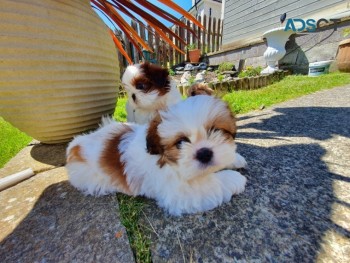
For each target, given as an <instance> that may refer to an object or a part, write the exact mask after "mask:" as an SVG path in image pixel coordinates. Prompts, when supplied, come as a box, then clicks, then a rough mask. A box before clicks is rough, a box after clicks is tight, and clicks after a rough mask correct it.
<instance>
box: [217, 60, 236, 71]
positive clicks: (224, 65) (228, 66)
mask: <svg viewBox="0 0 350 263" xmlns="http://www.w3.org/2000/svg"><path fill="white" fill-rule="evenodd" d="M233 66H234V64H233V63H231V62H222V63H220V65H219V67H218V71H219V72H224V71H230V70H232V68H233Z"/></svg>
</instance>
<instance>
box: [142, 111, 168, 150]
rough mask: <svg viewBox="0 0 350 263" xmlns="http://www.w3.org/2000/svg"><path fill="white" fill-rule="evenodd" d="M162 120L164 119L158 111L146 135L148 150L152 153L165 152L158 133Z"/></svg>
mask: <svg viewBox="0 0 350 263" xmlns="http://www.w3.org/2000/svg"><path fill="white" fill-rule="evenodd" d="M161 122H162V119H161V117H160V115H159V113H157V115H156V116H155V117H154V118H153V120H152V121H151V122H150V124H149V127H148V130H147V136H146V146H147V152H148V153H149V154H152V155H155V154H163V153H164V149H163V147H162V145H161V139H160V136H159V134H158V125H159V124H160V123H161Z"/></svg>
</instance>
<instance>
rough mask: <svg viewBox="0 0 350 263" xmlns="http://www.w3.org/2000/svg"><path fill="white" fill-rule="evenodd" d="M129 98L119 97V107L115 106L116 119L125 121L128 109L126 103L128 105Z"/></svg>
mask: <svg viewBox="0 0 350 263" xmlns="http://www.w3.org/2000/svg"><path fill="white" fill-rule="evenodd" d="M126 101H127V98H126V97H125V98H118V102H117V107H116V108H115V111H114V115H113V117H114V119H116V120H117V121H121V122H125V121H126V110H125V105H126Z"/></svg>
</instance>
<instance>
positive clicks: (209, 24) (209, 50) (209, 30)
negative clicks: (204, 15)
mask: <svg viewBox="0 0 350 263" xmlns="http://www.w3.org/2000/svg"><path fill="white" fill-rule="evenodd" d="M211 20H212V19H211V16H209V18H208V27H207V45H208V52H212V49H211V45H210V43H211V41H210V40H211Z"/></svg>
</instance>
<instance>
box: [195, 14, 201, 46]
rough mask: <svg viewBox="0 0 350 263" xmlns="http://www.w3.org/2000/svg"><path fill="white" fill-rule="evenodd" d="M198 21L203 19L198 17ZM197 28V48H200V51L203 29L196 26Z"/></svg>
mask: <svg viewBox="0 0 350 263" xmlns="http://www.w3.org/2000/svg"><path fill="white" fill-rule="evenodd" d="M197 20H198V21H201V17H200V16H198V17H197ZM195 28H196V31H194V32H196V34H197V48H198V49H202V43H201V29H200V27H199V26H196V27H195Z"/></svg>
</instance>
